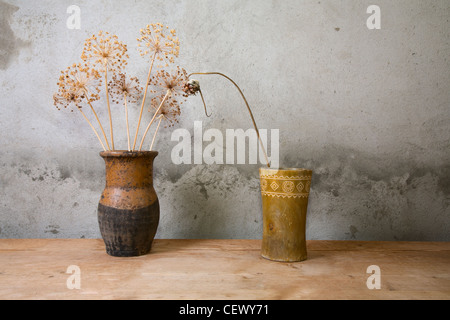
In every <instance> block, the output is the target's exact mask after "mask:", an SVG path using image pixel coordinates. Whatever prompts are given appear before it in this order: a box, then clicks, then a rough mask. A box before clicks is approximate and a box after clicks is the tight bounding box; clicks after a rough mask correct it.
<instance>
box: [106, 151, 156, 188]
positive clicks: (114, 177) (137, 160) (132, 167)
mask: <svg viewBox="0 0 450 320" xmlns="http://www.w3.org/2000/svg"><path fill="white" fill-rule="evenodd" d="M153 158H154V157H130V158H126V157H104V160H105V165H106V187H119V188H149V187H152V186H153Z"/></svg>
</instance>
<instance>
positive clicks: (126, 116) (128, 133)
mask: <svg viewBox="0 0 450 320" xmlns="http://www.w3.org/2000/svg"><path fill="white" fill-rule="evenodd" d="M123 102H124V103H125V121H126V123H127V139H128V151H131V148H130V127H129V126H128V107H127V94H126V93H124V94H123Z"/></svg>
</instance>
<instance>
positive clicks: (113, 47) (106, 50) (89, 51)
mask: <svg viewBox="0 0 450 320" xmlns="http://www.w3.org/2000/svg"><path fill="white" fill-rule="evenodd" d="M128 58H129V56H128V54H127V46H126V45H125V44H123V43H122V42H120V41H118V37H117V36H116V35H110V34H109V33H108V32H103V31H100V32H99V33H98V34H97V35H95V34H94V35H93V36H92V37H90V38H88V39H86V41H85V43H84V48H83V52H82V54H81V59H83V61H85V62H86V63H88V62H91V63H92V64H93V65H94V66H95V67H96V68H98V67H100V68H101V71H105V70H116V69H118V70H120V69H122V68H123V67H124V66H125V65H127V61H126V60H127V59H128Z"/></svg>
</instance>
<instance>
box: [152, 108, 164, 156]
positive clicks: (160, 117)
mask: <svg viewBox="0 0 450 320" xmlns="http://www.w3.org/2000/svg"><path fill="white" fill-rule="evenodd" d="M158 118H159V121H158V125H157V126H156V130H155V133H154V134H153V139H152V144H151V145H150V151H152V149H153V144H154V143H155V139H156V134H157V133H158V129H159V126H160V125H161V121H162V119H163V118H164V115H160V116H159V117H158Z"/></svg>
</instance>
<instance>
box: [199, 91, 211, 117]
mask: <svg viewBox="0 0 450 320" xmlns="http://www.w3.org/2000/svg"><path fill="white" fill-rule="evenodd" d="M198 92H200V97H202V101H203V107H205V114H206V116H207V117H208V118H209V117H211V114H210V115H208V111H207V110H206V103H205V99H204V98H203V93H202V90H201V89H199V90H198Z"/></svg>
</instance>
